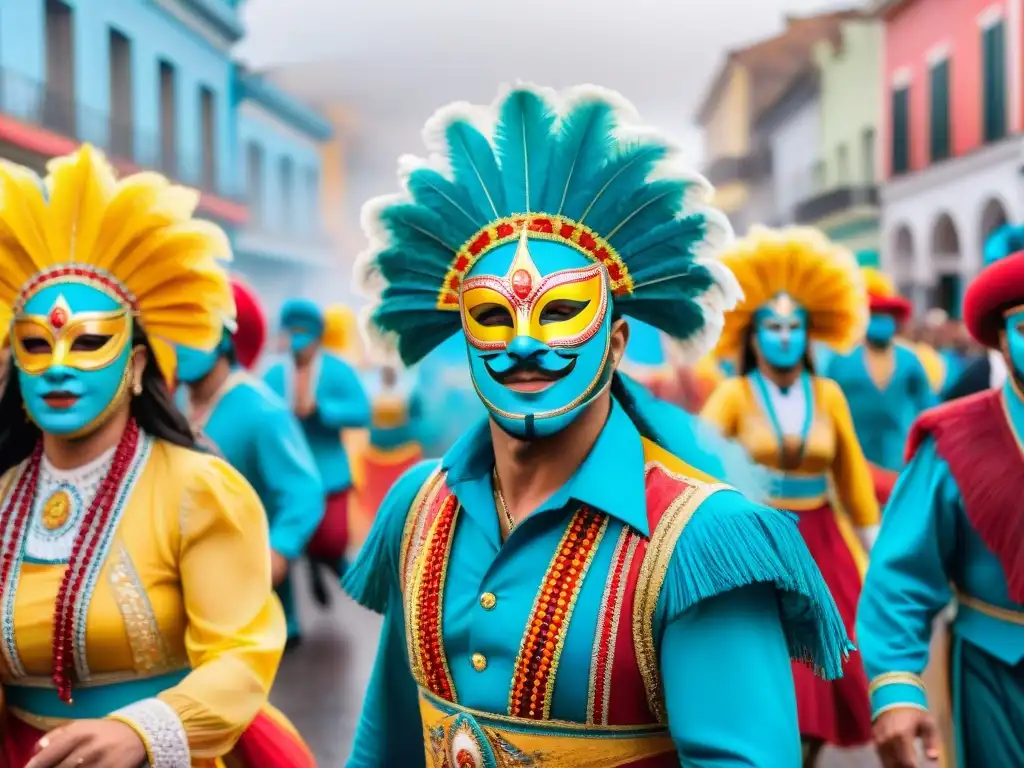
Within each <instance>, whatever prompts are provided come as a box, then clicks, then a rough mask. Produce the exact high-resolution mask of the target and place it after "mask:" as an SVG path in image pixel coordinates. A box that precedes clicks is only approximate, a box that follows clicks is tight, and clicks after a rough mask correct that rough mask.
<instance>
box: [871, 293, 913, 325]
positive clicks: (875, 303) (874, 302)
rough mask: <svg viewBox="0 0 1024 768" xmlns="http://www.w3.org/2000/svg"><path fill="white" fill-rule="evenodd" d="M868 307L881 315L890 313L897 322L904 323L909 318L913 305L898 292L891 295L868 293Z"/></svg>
mask: <svg viewBox="0 0 1024 768" xmlns="http://www.w3.org/2000/svg"><path fill="white" fill-rule="evenodd" d="M868 299H869V300H870V309H871V311H872V312H877V313H879V314H882V315H892V316H893V317H895V318H896V321H897V322H899V323H904V322H906V321H907V320H908V319H909V318H910V314H911V312H912V311H913V309H914V305H913V304H911V303H910V301H908V300H907V299H905V298H903V297H902V296H900V295H899V294H895V295H892V296H879V295H878V294H875V293H869V294H868Z"/></svg>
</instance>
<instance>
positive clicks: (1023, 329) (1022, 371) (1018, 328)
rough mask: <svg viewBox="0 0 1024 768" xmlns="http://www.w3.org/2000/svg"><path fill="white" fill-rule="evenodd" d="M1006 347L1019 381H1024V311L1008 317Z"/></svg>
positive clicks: (1006, 321)
mask: <svg viewBox="0 0 1024 768" xmlns="http://www.w3.org/2000/svg"><path fill="white" fill-rule="evenodd" d="M1005 323H1006V325H1005V328H1006V346H1007V347H1008V348H1009V351H1010V363H1011V365H1012V366H1013V370H1014V373H1015V374H1016V376H1017V380H1018V381H1020V380H1022V379H1024V309H1021V310H1018V311H1016V312H1013V313H1012V314H1009V315H1007V316H1006V320H1005Z"/></svg>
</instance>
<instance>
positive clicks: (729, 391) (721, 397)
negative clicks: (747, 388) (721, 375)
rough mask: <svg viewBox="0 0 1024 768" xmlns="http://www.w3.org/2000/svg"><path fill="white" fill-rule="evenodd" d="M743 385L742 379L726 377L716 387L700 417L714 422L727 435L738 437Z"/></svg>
mask: <svg viewBox="0 0 1024 768" xmlns="http://www.w3.org/2000/svg"><path fill="white" fill-rule="evenodd" d="M742 386H744V384H743V380H742V379H726V380H725V381H723V382H722V383H721V384H719V385H718V386H717V387H715V390H714V391H713V392H712V393H711V396H710V397H708V399H707V402H705V403H704V407H703V408H701V411H700V417H701V418H702V419H704V420H705V421H707V422H709V423H711V424H714V425H715V427H717V429H718V431H719V432H721V433H722V434H723V435H725V436H726V437H736V432H737V431H738V429H739V411H740V403H741V397H742V390H741V387H742Z"/></svg>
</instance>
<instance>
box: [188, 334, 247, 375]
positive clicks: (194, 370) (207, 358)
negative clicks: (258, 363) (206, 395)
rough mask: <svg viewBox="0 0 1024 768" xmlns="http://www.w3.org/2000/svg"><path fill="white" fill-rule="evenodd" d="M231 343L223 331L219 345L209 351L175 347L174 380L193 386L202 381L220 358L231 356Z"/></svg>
mask: <svg viewBox="0 0 1024 768" xmlns="http://www.w3.org/2000/svg"><path fill="white" fill-rule="evenodd" d="M233 343H234V342H232V341H231V334H230V333H229V332H228V331H225V332H224V335H223V336H222V337H221V340H220V344H218V345H217V346H216V347H214V348H213V349H211V350H205V349H195V348H194V347H185V346H178V347H176V348H175V349H176V351H177V357H178V367H177V370H176V373H175V378H176V379H177V380H178V381H179V382H181V383H182V384H195V383H197V382H199V381H202V380H203V379H205V378H206V377H207V376H209V375H210V372H211V371H212V370H213V367H214V366H215V365H216V364H217V361H218V360H220V358H221V357H224V356H227V355H230V354H231V351H232V344H233Z"/></svg>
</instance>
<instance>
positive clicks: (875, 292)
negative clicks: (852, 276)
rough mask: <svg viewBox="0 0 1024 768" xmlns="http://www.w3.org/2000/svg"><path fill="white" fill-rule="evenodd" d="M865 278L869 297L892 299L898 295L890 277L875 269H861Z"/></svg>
mask: <svg viewBox="0 0 1024 768" xmlns="http://www.w3.org/2000/svg"><path fill="white" fill-rule="evenodd" d="M860 273H861V275H863V276H864V287H865V289H867V292H868V295H869V296H881V297H886V298H887V297H890V296H895V295H896V286H895V285H893V282H892V280H891V279H889V276H888V275H887V274H885V273H884V272H882V271H881V270H878V269H875V268H874V267H861V270H860Z"/></svg>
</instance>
